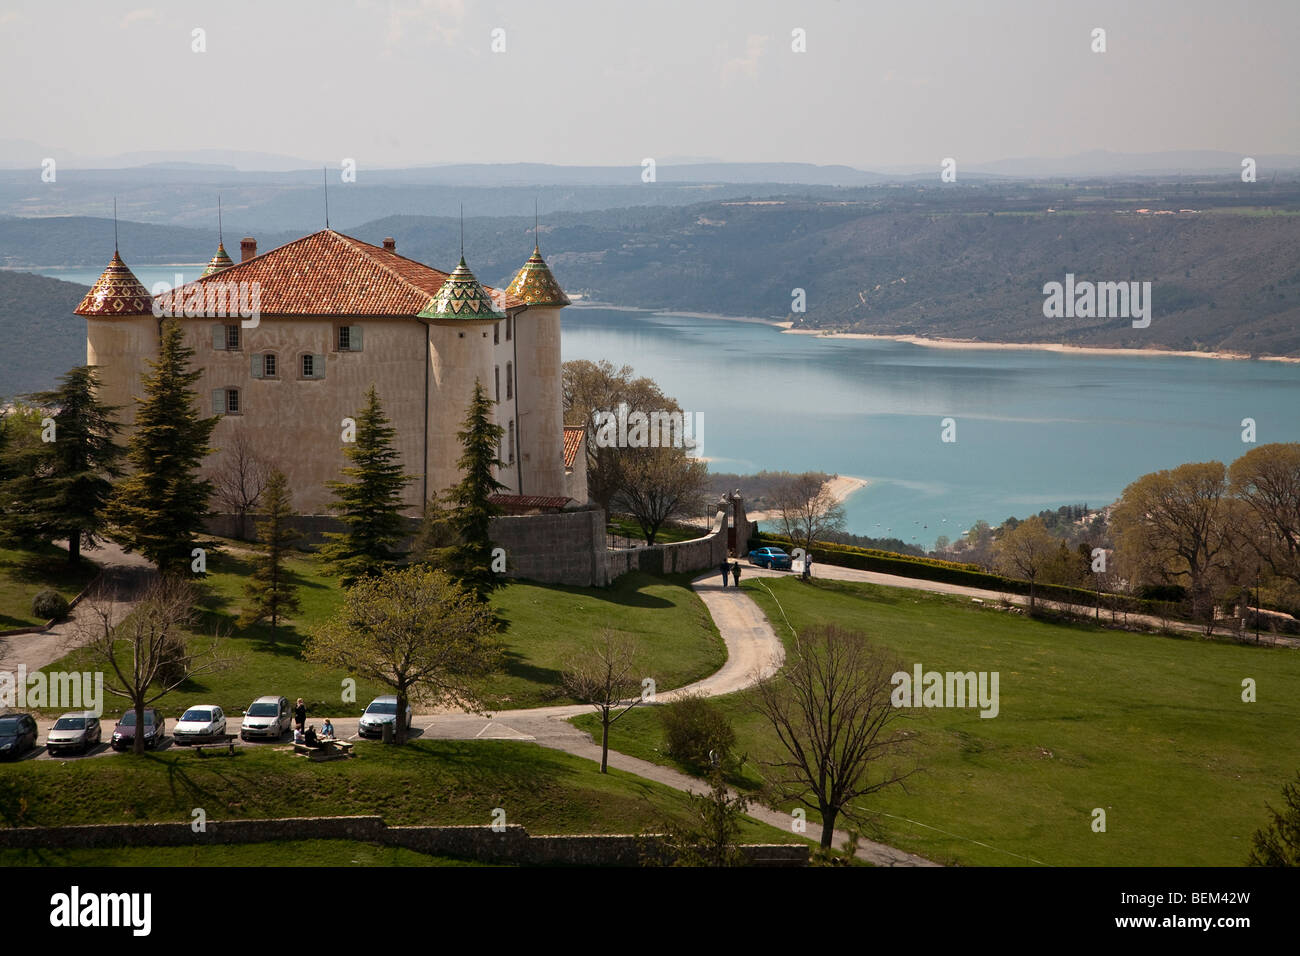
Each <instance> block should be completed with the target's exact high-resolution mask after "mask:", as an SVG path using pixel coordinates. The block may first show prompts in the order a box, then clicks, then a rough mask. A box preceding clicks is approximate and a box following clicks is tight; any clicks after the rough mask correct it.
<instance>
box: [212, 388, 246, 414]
mask: <svg viewBox="0 0 1300 956" xmlns="http://www.w3.org/2000/svg"><path fill="white" fill-rule="evenodd" d="M239 398H240V396H239V389H237V388H214V389H213V390H212V414H214V415H238V414H240V413H241V412H242V411H243V405H242V404H241V403H240V401H239Z"/></svg>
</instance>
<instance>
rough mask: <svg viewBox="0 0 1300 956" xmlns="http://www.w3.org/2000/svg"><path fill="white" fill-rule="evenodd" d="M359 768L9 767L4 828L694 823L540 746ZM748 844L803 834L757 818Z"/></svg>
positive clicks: (298, 762) (212, 763)
mask: <svg viewBox="0 0 1300 956" xmlns="http://www.w3.org/2000/svg"><path fill="white" fill-rule="evenodd" d="M356 753H357V757H356V758H355V759H352V760H345V761H330V762H325V763H314V762H311V761H308V760H305V759H303V758H301V757H297V756H294V755H293V753H292V748H289V747H258V748H245V749H240V750H237V751H236V754H237V756H234V757H211V758H202V759H200V758H198V757H196V756H195V755H194V754H192V753H189V752H187V751H177V750H175V749H173V750H166V751H162V752H159V753H156V754H154V753H151V754H146V755H144V756H141V757H135V756H133V755H120V756H111V757H101V758H96V759H92V760H80V761H77V762H76V763H75V764H68V763H62V762H56V761H22V762H19V763H16V764H4V765H0V825H3V826H65V825H71V824H76V823H131V822H153V821H187V822H188V821H190V820H191V819H192V817H191V811H192V810H194V809H195V808H196V807H201V808H202V809H203V810H205V811H206V813H207V818H208V820H209V821H210V822H219V821H221V820H230V819H261V818H278V817H294V816H346V815H351V814H378V815H379V816H381V817H383V819H384V821H385V822H386V823H389V824H392V825H400V824H427V825H444V826H452V825H461V826H465V825H483V826H486V825H488V824H490V823H492V822H493V810H494V809H495V808H497V807H500V808H502V809H504V810H505V812H506V822H507V823H512V824H515V823H517V824H520V825H522V826H524V827H525V828H526V829H527V830H528V832H529V833H532V834H546V833H553V834H562V833H638V832H641V831H643V830H653V829H654V828H655V827H656V826H657V825H658V824H659V823H660V822H661V821H662V820H664V819H665V818H671V819H678V820H681V819H684V817H683V813H684V811H685V807H686V801H685V797H684V795H682V794H680V793H679V792H677V791H675V790H672V789H670V788H669V787H665V786H663V785H662V784H657V783H653V782H651V781H648V780H642V779H641V778H639V777H635V776H633V775H631V774H627V773H623V772H621V771H617V770H611V771H610V772H609V773H608V774H601V773H600V772H599V767H598V765H597V764H595V763H594V762H592V761H590V760H584V759H582V758H580V757H575V756H572V755H570V754H566V753H562V752H560V751H557V750H549V749H547V748H545V747H540V746H538V745H536V744H533V743H519V742H513V741H499V740H492V741H488V740H475V741H453V740H416V741H413V742H411V743H409V744H407V745H406V746H404V747H393V746H390V745H385V744H380V743H367V742H364V741H363V742H361V743H359V744H357V746H356ZM744 839H745V841H746V842H753V843H783V842H792V841H793V840H794V839H795V838H794V837H793V836H792V835H790V834H785V833H782V832H781V831H779V830H776V829H775V828H772V827H769V826H766V825H764V824H761V823H757V822H750V823H749V824H748V825H747V826H746V828H745V833H744Z"/></svg>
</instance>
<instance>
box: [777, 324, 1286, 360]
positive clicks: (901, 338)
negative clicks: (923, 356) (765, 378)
mask: <svg viewBox="0 0 1300 956" xmlns="http://www.w3.org/2000/svg"><path fill="white" fill-rule="evenodd" d="M785 334H787V335H817V336H821V337H822V338H828V339H829V338H838V339H875V340H877V341H881V342H905V343H907V344H908V345H921V346H924V347H926V348H934V349H959V350H962V349H964V350H969V351H990V352H1004V351H1005V352H1012V351H1032V352H1061V353H1065V354H1069V355H1106V356H1112V355H1135V356H1148V357H1154V358H1160V357H1166V358H1209V359H1231V360H1236V361H1241V360H1243V359H1245V360H1248V359H1251V358H1253V356H1251V355H1249V354H1247V353H1246V352H1189V351H1182V352H1180V351H1177V350H1175V349H1130V348H1120V347H1107V346H1101V345H1065V344H1062V343H1058V342H980V341H975V340H973V339H942V338H934V339H932V338H927V337H925V336H921V335H877V334H873V333H869V332H828V331H824V330H822V329H791V328H787V329H786V330H785ZM1258 360H1259V361H1261V362H1288V363H1300V357H1295V356H1290V355H1261V356H1259V357H1258Z"/></svg>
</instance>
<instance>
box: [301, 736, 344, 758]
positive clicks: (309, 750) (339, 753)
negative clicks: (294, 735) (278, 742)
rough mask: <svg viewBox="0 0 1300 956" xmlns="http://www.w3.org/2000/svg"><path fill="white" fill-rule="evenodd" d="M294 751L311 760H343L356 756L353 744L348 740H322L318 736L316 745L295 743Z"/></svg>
mask: <svg viewBox="0 0 1300 956" xmlns="http://www.w3.org/2000/svg"><path fill="white" fill-rule="evenodd" d="M293 752H294V753H295V754H297V755H298V756H300V757H306V758H308V759H309V760H341V759H344V758H346V757H352V756H355V755H354V754H353V753H352V744H351V743H350V742H349V741H346V740H321V739H319V738H317V740H316V745H315V746H314V747H312V746H308V745H307V744H294V745H293Z"/></svg>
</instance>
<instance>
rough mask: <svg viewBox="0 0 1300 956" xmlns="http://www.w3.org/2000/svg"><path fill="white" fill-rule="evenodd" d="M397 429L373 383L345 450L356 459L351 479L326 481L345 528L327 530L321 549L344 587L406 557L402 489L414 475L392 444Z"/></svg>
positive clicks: (349, 474)
mask: <svg viewBox="0 0 1300 956" xmlns="http://www.w3.org/2000/svg"><path fill="white" fill-rule="evenodd" d="M396 433H397V432H396V429H394V428H393V426H392V425H391V424H390V423H389V421H388V419H387V418H386V417H385V416H384V409H383V406H382V405H381V404H380V403H379V395H378V394H377V393H376V392H375V386H374V385H371V386H370V389H369V390H368V391H367V392H366V404H365V407H364V408H363V409H362V410H361V411H360V412H359V413H358V414H357V417H356V441H354V442H350V443H348V444H347V446H346V447H345V448H344V449H343V454H344V455H345V456H346V457H347V459H348V461H349V462H351V464H349V465H347V466H345V467H344V468H343V469H342V474H343V475H344V477H346V478H348V479H350V480H348V481H331V482H328V483H327V484H328V486H329V488H330V490H331V491H333V492H334V497H335V499H336V500H335V502H334V504H332V505H331V506H330V507H331V508H332V509H333V510H334V511H336V512H338V515H339V520H340V521H342V522H343V524H344V525H345V527H346V530H344V531H341V532H331V533H330V534H328V535H326V537H327V538H329V539H330V541H329V543H328V544H326V545H325V546H324V547H323V548H321V556H322V557H323V558H324V560H325V564H326V566H328V567H329V568H330V569H331V570H333V571H335V572H336V573H337V574H338V575H339V577H340V579H341V580H342V582H343V584H344V585H345V586H347V585H351V584H352V583H353V582H355V581H356V580H357V579H358V578H362V577H365V576H367V575H371V574H379V573H380V572H382V571H383V570H384V568H386V567H388V566H390V565H392V564H394V563H396V562H397V560H398V559H400V558H401V557H402V552H401V551H399V550H398V548H397V546H398V544H399V543H400V542H401V540H402V538H404V537H405V534H406V529H405V522H403V520H402V515H401V507H402V489H403V488H404V487H406V485H408V484H409V483H410V482H411V476H410V475H405V474H403V473H402V466H401V462H400V460H399V455H398V454H397V451H396V449H394V448H393V436H394V435H396Z"/></svg>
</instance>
